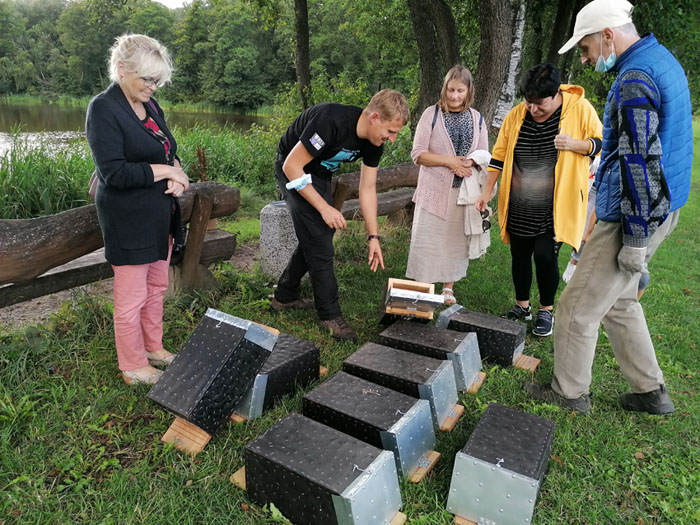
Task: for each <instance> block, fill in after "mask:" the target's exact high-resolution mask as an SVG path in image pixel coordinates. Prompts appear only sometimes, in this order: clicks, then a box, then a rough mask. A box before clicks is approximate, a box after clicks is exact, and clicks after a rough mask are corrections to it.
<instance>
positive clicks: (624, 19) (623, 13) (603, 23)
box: [559, 0, 634, 55]
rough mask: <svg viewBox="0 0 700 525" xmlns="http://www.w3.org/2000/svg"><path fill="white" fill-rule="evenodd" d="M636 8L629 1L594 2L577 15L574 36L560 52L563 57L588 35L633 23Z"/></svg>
mask: <svg viewBox="0 0 700 525" xmlns="http://www.w3.org/2000/svg"><path fill="white" fill-rule="evenodd" d="M633 9H634V6H633V5H632V4H630V3H629V2H628V1H627V0H593V1H592V2H590V3H588V4H586V5H585V6H584V7H583V9H581V10H580V11H579V12H578V14H577V15H576V25H574V35H573V36H572V37H571V38H570V39H569V40H568V41H567V42H566V44H564V45H563V46H562V47H561V49H560V50H559V54H560V55H563V54H564V53H566V52H567V51H568V50H569V49H571V48H572V47H574V46H575V45H576V44H578V42H579V40H581V39H582V38H583V37H584V36H586V35H591V34H593V33H597V32H599V31H602V30H603V29H605V28H606V27H610V28H613V27H620V26H623V25H625V24H629V23H630V22H632V10H633Z"/></svg>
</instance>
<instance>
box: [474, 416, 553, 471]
mask: <svg viewBox="0 0 700 525" xmlns="http://www.w3.org/2000/svg"><path fill="white" fill-rule="evenodd" d="M553 439H554V422H553V421H550V420H549V419H545V418H542V417H538V416H533V415H532V414H526V413H525V412H520V411H519V410H515V409H513V408H509V407H505V406H503V405H499V404H497V403H491V404H489V406H488V407H487V408H486V411H485V412H484V415H483V416H481V419H480V420H479V423H477V425H476V428H475V429H474V432H472V435H471V436H470V437H469V441H467V444H466V445H465V446H464V448H463V449H462V452H463V453H465V454H468V455H470V456H473V457H475V458H479V459H482V460H484V461H486V462H488V463H493V464H494V465H496V464H499V460H503V461H500V466H501V467H503V468H507V469H508V470H512V471H513V472H517V473H518V474H522V475H524V476H528V477H530V478H532V479H537V480H540V481H542V478H544V475H545V472H547V465H548V464H549V454H550V451H551V448H552V440H553Z"/></svg>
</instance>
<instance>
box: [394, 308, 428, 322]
mask: <svg viewBox="0 0 700 525" xmlns="http://www.w3.org/2000/svg"><path fill="white" fill-rule="evenodd" d="M384 311H385V312H386V313H388V314H393V315H410V316H412V317H418V318H419V319H429V320H432V319H433V312H419V311H418V310H407V309H406V308H395V307H393V306H387V308H386V310H384Z"/></svg>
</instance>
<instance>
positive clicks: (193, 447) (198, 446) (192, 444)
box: [160, 417, 211, 456]
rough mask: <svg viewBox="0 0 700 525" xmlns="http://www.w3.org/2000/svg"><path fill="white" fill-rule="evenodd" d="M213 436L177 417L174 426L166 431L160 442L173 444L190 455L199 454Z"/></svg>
mask: <svg viewBox="0 0 700 525" xmlns="http://www.w3.org/2000/svg"><path fill="white" fill-rule="evenodd" d="M210 439H211V434H209V433H208V432H205V431H204V430H202V429H201V428H199V427H198V426H196V425H193V424H192V423H190V422H188V421H185V420H184V419H182V418H179V417H176V418H175V421H173V424H172V425H170V427H169V428H168V430H166V432H165V434H163V437H162V438H160V440H161V441H162V442H164V443H172V444H173V446H174V447H175V448H176V449H178V450H184V451H185V452H189V453H190V454H192V455H193V456H194V455H197V454H199V453H200V452H201V451H202V450H203V449H204V447H206V446H207V443H209V440H210Z"/></svg>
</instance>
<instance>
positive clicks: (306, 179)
mask: <svg viewBox="0 0 700 525" xmlns="http://www.w3.org/2000/svg"><path fill="white" fill-rule="evenodd" d="M309 184H311V175H309V174H308V173H304V174H303V175H302V176H301V177H299V178H298V179H294V180H290V181H289V182H288V183H287V184H285V185H284V187H285V188H287V189H288V190H297V191H300V190H303V189H304V188H305V187H306V186H307V185H309Z"/></svg>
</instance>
